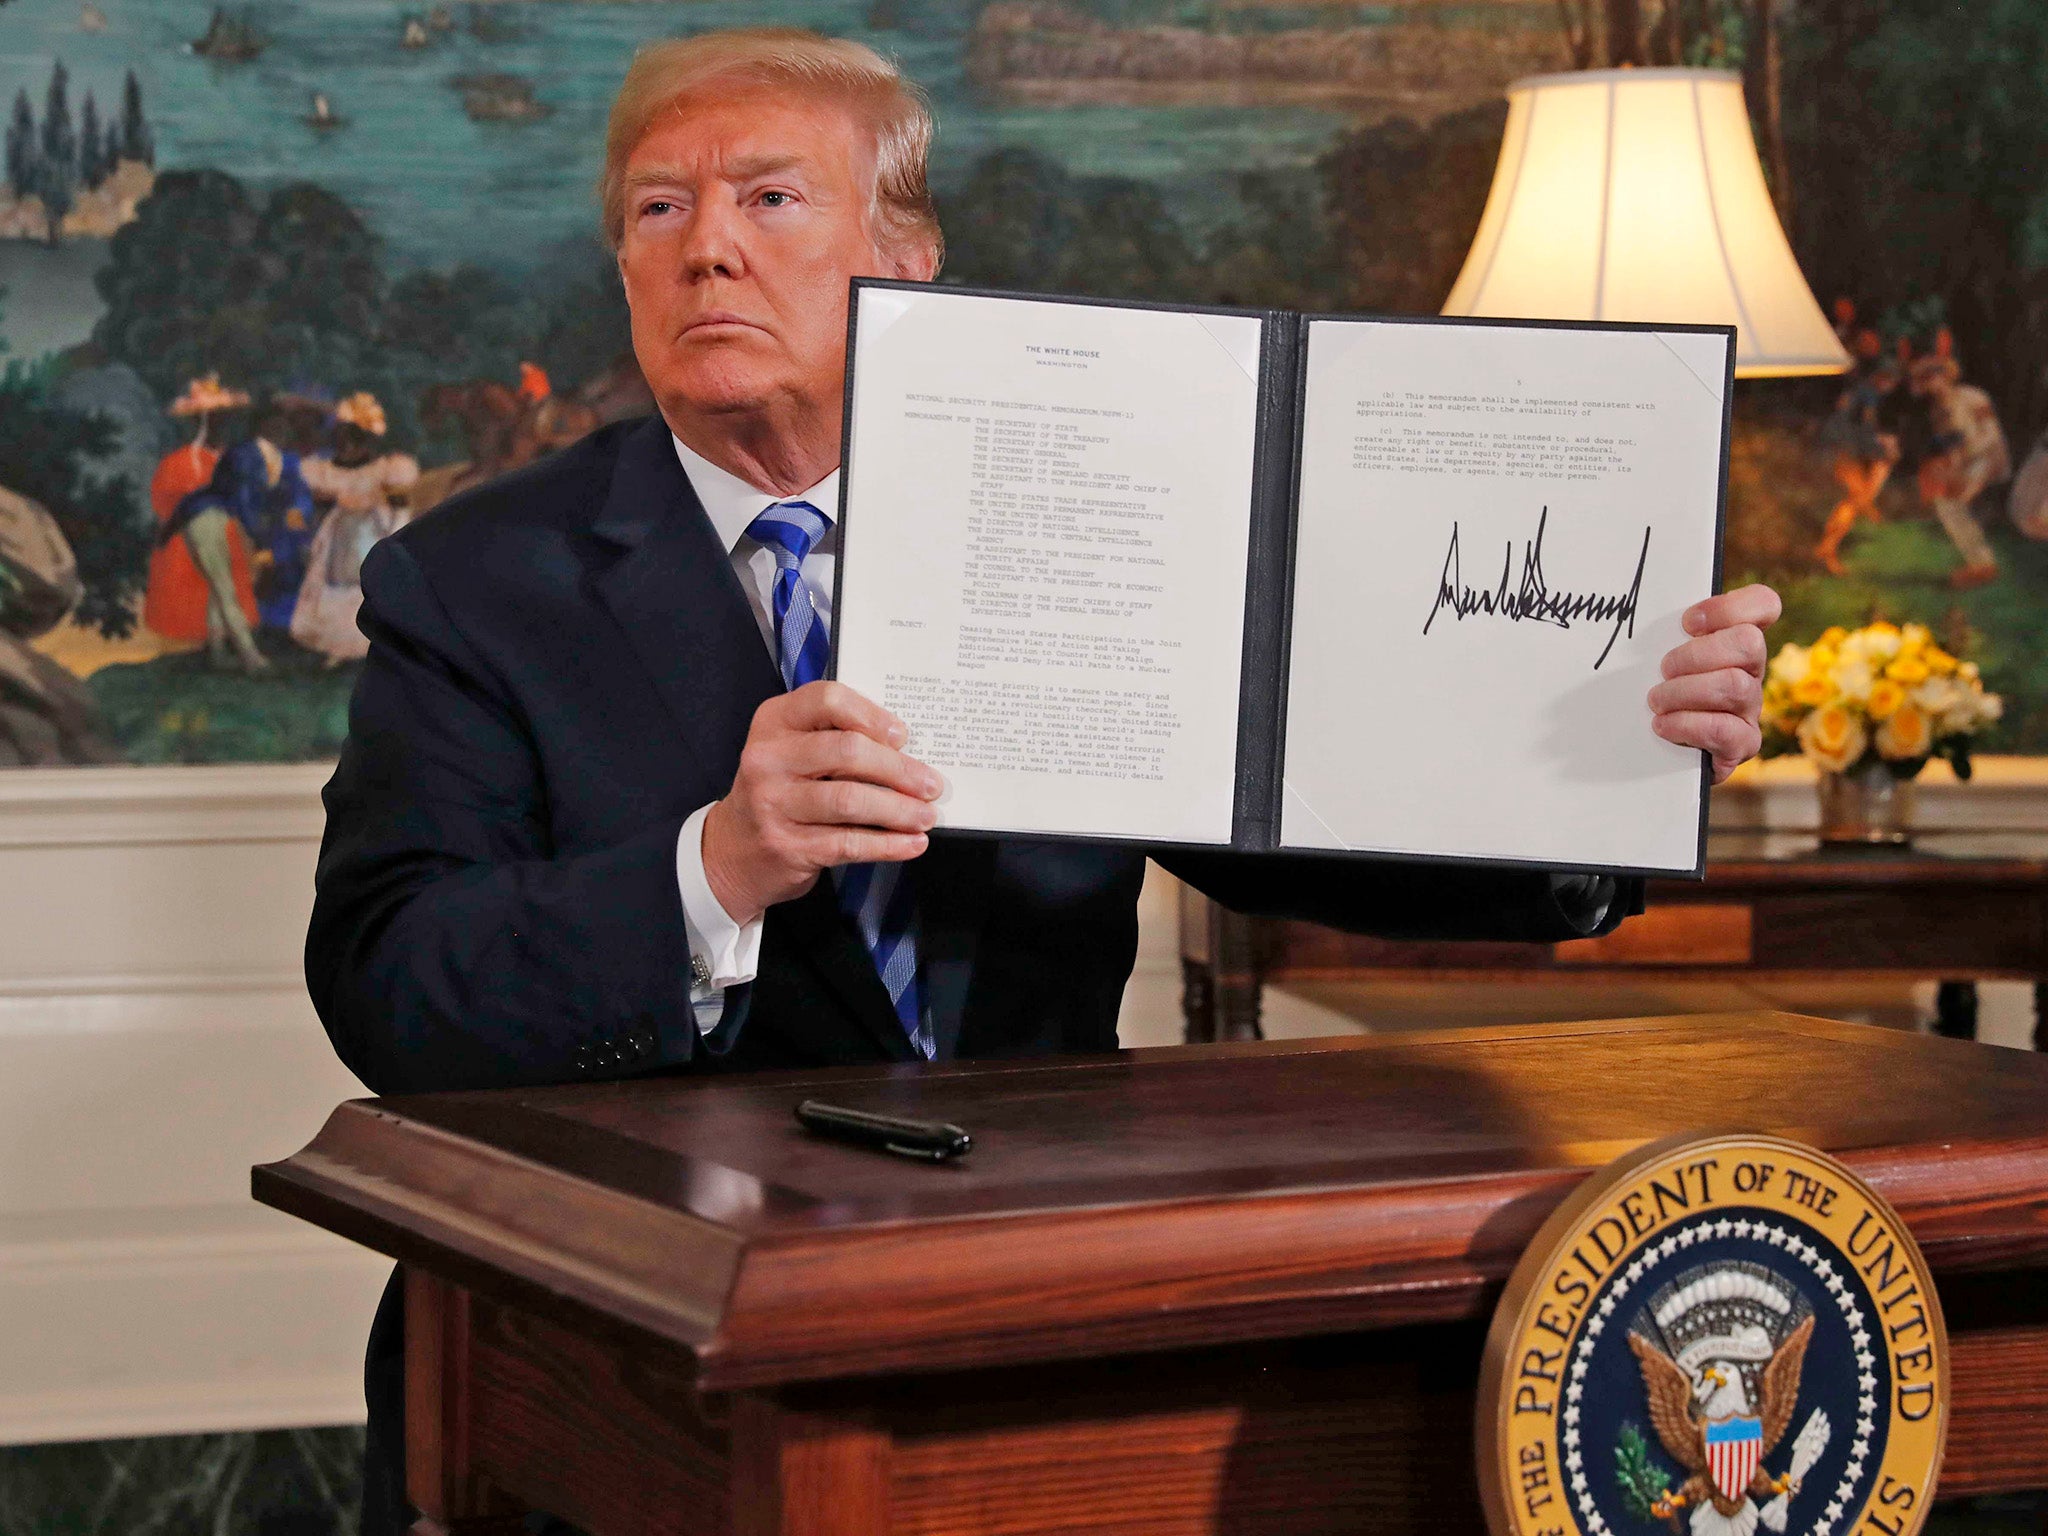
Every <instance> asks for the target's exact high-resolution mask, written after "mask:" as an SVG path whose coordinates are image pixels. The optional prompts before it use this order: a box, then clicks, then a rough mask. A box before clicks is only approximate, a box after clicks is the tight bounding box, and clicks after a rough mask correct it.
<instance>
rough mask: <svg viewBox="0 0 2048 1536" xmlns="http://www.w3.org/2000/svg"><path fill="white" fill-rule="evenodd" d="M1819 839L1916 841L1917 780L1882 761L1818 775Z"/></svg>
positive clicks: (1882, 843) (1865, 842)
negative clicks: (1894, 771)
mask: <svg viewBox="0 0 2048 1536" xmlns="http://www.w3.org/2000/svg"><path fill="white" fill-rule="evenodd" d="M1820 840H1821V841H1822V842H1823V843H1855V844H1858V845H1863V846H1870V845H1877V846H1891V847H1903V846H1904V845H1906V844H1907V843H1910V842H1911V841H1912V840H1913V781H1912V780H1911V779H1901V778H1896V777H1894V776H1893V774H1892V771H1891V768H1890V767H1889V766H1888V765H1887V764H1886V763H1884V762H1883V761H1882V760H1881V759H1876V758H1873V759H1871V760H1870V761H1868V762H1865V763H1860V764H1858V765H1857V766H1856V767H1854V768H1851V769H1850V770H1849V771H1848V772H1847V773H1823V774H1822V775H1821V776H1820Z"/></svg>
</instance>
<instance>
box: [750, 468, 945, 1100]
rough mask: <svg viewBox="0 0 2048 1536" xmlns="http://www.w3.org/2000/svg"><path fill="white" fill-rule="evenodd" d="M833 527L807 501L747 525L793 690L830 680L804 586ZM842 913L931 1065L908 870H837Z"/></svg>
mask: <svg viewBox="0 0 2048 1536" xmlns="http://www.w3.org/2000/svg"><path fill="white" fill-rule="evenodd" d="M831 526H832V525H831V523H830V522H829V521H828V520H827V518H826V517H825V514H824V513H822V512H820V511H819V510H818V509H817V508H816V507H814V506H812V505H811V504H810V503H809V502H807V501H778V502H776V503H775V504H774V505H773V506H771V507H769V508H767V509H766V510H765V511H763V512H762V513H761V515H760V516H759V517H757V518H755V519H754V520H753V521H752V522H751V523H749V524H748V525H747V536H748V537H749V538H751V539H753V540H754V541H755V542H756V543H757V544H760V545H761V546H762V547H763V548H765V549H767V550H768V551H769V552H770V553H771V554H773V555H774V556H775V660H776V663H777V664H778V665H779V666H780V667H781V669H782V681H783V683H784V684H785V685H786V686H787V687H789V688H791V689H792V690H793V689H797V688H801V687H803V685H804V684H805V683H809V682H815V681H817V679H819V678H821V677H823V676H824V675H825V664H826V662H827V661H828V660H829V659H830V656H831V645H830V642H829V640H828V638H827V636H826V634H825V625H824V622H823V621H822V620H820V619H819V617H818V610H817V608H816V607H815V606H813V604H812V602H811V589H810V588H809V587H807V586H805V585H804V578H803V572H802V569H801V568H802V566H803V563H804V557H805V556H806V555H808V554H809V553H810V552H811V546H812V545H813V544H815V543H817V542H818V540H819V539H821V538H823V537H824V536H825V530H826V529H827V528H829V527H831ZM832 879H833V884H834V885H835V886H836V887H837V888H838V892H839V909H840V911H842V912H844V913H845V914H846V915H847V916H848V917H850V918H852V919H853V922H854V926H855V927H857V928H858V929H859V930H860V936H861V941H862V942H863V943H865V944H866V945H867V947H868V954H869V955H870V956H871V957H872V958H873V960H874V962H875V970H876V972H877V973H878V974H879V975H880V976H881V978H882V985H883V987H884V988H886V989H887V991H888V993H889V1002H890V1003H891V1004H892V1005H893V1006H894V1007H895V1009H896V1019H897V1022H898V1023H900V1024H901V1025H902V1026H903V1032H904V1033H905V1034H906V1035H908V1036H909V1037H910V1043H911V1045H912V1046H914V1047H915V1048H916V1050H917V1053H918V1054H919V1055H920V1056H922V1057H924V1058H925V1059H926V1060H927V1061H929V1060H931V1059H932V1058H933V1057H934V1056H935V1055H937V1053H938V1047H937V1045H936V1043H935V1042H934V1040H933V1037H932V1027H931V1021H930V1020H929V1019H927V1018H926V1017H925V1016H924V983H923V979H922V977H921V976H920V975H919V970H918V964H917V905H916V903H915V901H913V900H912V897H911V891H910V883H909V882H908V881H906V880H905V879H903V866H902V865H901V864H846V865H842V866H841V867H840V868H838V869H835V870H833V871H832Z"/></svg>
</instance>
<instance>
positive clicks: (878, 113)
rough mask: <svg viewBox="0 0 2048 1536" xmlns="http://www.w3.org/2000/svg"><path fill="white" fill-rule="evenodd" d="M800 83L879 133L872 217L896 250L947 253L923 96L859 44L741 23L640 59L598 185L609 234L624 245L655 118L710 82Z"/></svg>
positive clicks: (616, 106) (622, 96) (611, 130)
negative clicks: (637, 158) (636, 176)
mask: <svg viewBox="0 0 2048 1536" xmlns="http://www.w3.org/2000/svg"><path fill="white" fill-rule="evenodd" d="M722 83H731V84H736V85H769V86H773V85H795V86H801V87H804V88H806V89H808V90H810V91H814V92H817V93H818V94H821V95H823V96H825V97H826V98H828V99H831V100H834V101H836V102H838V103H839V104H840V105H842V106H844V107H845V108H846V109H847V111H848V112H850V113H851V114H852V115H853V116H854V118H855V119H856V120H857V121H862V122H865V123H866V124H867V125H868V127H869V128H871V129H872V130H873V133H874V141H875V187H874V195H873V199H872V201H871V203H870V205H869V217H870V219H871V220H872V221H873V228H874V231H875V234H876V236H877V243H878V244H880V245H882V246H883V247H884V248H885V249H888V250H890V251H900V250H902V249H903V248H904V247H906V246H908V247H917V246H929V247H930V248H931V251H932V256H933V260H934V263H936V262H937V260H938V259H939V258H940V257H941V256H943V254H944V252H945V240H944V237H943V236H942V235H941V234H940V233H939V220H938V215H937V214H936V213H935V212H933V209H932V194H931V186H930V184H929V182H928V181H927V179H926V170H925V162H926V160H927V159H928V157H929V156H930V153H931V144H932V114H931V108H930V107H929V106H928V105H927V104H926V101H925V96H924V92H923V91H921V90H919V89H918V87H917V86H916V85H915V84H914V83H913V82H911V81H909V80H906V79H904V78H903V75H902V72H901V71H900V70H898V69H897V68H896V66H895V65H894V64H892V63H890V62H889V61H888V60H887V59H885V58H883V57H882V56H881V55H880V54H878V53H876V52H875V51H874V49H872V48H869V47H867V46H866V45H865V44H862V43H855V42H849V41H848V40H847V39H845V38H837V37H823V36H820V35H819V34H818V33H816V32H812V31H808V30H807V29H805V28H802V27H735V28H732V29H730V30H728V31H723V32H705V33H702V34H700V35H698V36H696V37H685V38H667V39H664V40H662V41H660V42H655V43H649V44H647V46H646V47H644V48H642V49H641V50H640V51H639V52H638V53H636V54H635V55H634V56H633V64H632V67H631V68H630V69H628V70H627V71H626V79H625V82H624V83H623V84H622V85H621V86H620V87H619V94H618V98H617V100H615V101H614V102H613V103H612V115H611V123H610V125H609V127H608V128H607V129H606V131H605V152H604V175H603V177H602V179H600V180H599V182H598V186H597V195H598V200H599V202H600V203H601V204H602V206H603V209H604V231H605V235H606V237H607V238H608V239H609V240H610V241H611V243H612V249H613V250H617V249H618V248H619V246H620V245H621V244H622V243H623V242H624V240H625V237H626V187H625V181H626V162H627V160H629V159H630V158H631V157H632V154H633V151H634V150H635V149H636V148H638V147H639V144H640V141H641V140H642V139H644V138H645V137H646V136H647V134H648V131H649V130H650V129H651V128H652V127H653V126H654V120H655V119H656V118H657V117H659V116H660V115H661V114H662V113H663V112H666V111H668V110H669V109H670V108H672V107H673V106H674V105H675V104H676V102H677V101H678V100H679V99H680V98H682V97H684V96H687V95H689V94H690V93H691V92H693V91H699V90H702V89H703V88H704V87H706V86H708V85H714V84H722Z"/></svg>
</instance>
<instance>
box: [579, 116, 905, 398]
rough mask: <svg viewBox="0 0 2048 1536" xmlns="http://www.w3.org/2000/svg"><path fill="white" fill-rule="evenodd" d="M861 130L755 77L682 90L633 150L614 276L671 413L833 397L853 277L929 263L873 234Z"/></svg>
mask: <svg viewBox="0 0 2048 1536" xmlns="http://www.w3.org/2000/svg"><path fill="white" fill-rule="evenodd" d="M870 140H871V135H870V134H869V133H868V132H867V131H866V130H865V129H864V128H863V127H862V126H861V125H859V124H858V123H856V122H855V121H854V120H853V118H852V116H851V115H850V114H849V113H848V112H847V111H846V110H845V109H843V108H841V107H839V106H837V105H833V104H827V103H808V102H803V101H801V100H797V99H793V98H792V96H791V95H790V93H788V92H787V91H781V92H776V91H770V90H768V89H765V88H756V89H749V90H742V91H731V90H728V91H724V92H720V93H717V94H705V95H703V96H699V97H686V98H684V100H683V101H682V102H681V103H680V104H679V105H678V107H677V108H676V109H675V110H673V111H671V112H667V113H664V114H663V115H662V116H660V117H659V118H657V119H656V120H655V124H654V126H653V128H651V129H650V130H649V131H648V133H647V136H646V137H645V138H643V139H642V140H641V141H640V143H639V144H638V145H637V146H636V147H635V148H634V150H633V153H632V155H631V157H630V158H629V159H628V161H627V163H626V177H625V179H626V192H625V232H624V238H623V240H622V242H621V244H620V246H619V273H620V275H621V276H622V277H623V278H624V279H625V284H626V299H627V302H628V303H629V304H630V305H631V306H632V311H633V351H634V353H635V355H636V356H637V357H638V358H639V360H640V367H641V369H642V371H643V372H644V373H645V374H646V375H647V382H648V384H649V385H650V386H651V387H652V388H653V391H654V397H655V399H656V400H657V401H658V402H659V403H660V404H661V406H662V408H663V410H664V412H665V413H666V414H668V415H669V417H670V419H671V421H672V422H673V421H674V420H675V417H676V415H677V413H678V411H681V412H683V413H686V414H701V413H717V412H724V411H755V410H759V409H762V408H764V407H768V406H772V405H773V404H775V403H776V402H777V401H778V400H780V401H794V402H799V403H803V404H807V405H809V406H811V407H812V408H814V409H825V410H828V411H830V410H836V409H837V402H838V401H839V399H840V394H841V388H842V379H843V374H844V371H845V367H846V285H847V281H848V279H850V278H853V277H857V276H887V277H919V278H928V277H930V276H931V271H930V263H929V261H928V260H924V261H920V260H918V259H915V258H913V259H911V260H908V261H903V262H899V261H895V260H891V259H890V258H889V257H888V256H886V255H884V253H883V252H882V251H881V250H880V249H879V248H878V247H877V246H876V244H875V242H874V239H873V237H872V235H871V234H870V232H869V229H868V217H867V215H868V203H869V198H870V196H871V192H872V188H873V186H874V152H873V147H872V144H871V142H870Z"/></svg>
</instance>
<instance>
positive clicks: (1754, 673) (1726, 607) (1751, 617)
mask: <svg viewBox="0 0 2048 1536" xmlns="http://www.w3.org/2000/svg"><path fill="white" fill-rule="evenodd" d="M1782 611H1783V605H1782V604H1780V603H1779V601H1778V594H1777V593H1775V592H1773V591H1772V590H1771V589H1770V588H1769V587H1766V586H1748V587H1742V588H1740V589H1739V590H1737V591H1734V592H1723V593H1722V594H1721V595H1720V596H1719V597H1710V598H1708V599H1707V600H1706V601H1705V602H1703V603H1696V604H1695V605H1694V606H1692V607H1691V608H1688V609H1686V611H1685V617H1684V619H1683V620H1682V622H1683V623H1684V625H1685V632H1686V633H1687V634H1688V635H1691V636H1692V637H1693V638H1692V639H1690V640H1688V641H1686V642H1685V643H1684V644H1683V645H1681V646H1679V647H1677V648H1676V649H1675V650H1673V651H1672V652H1671V654H1670V655H1668V656H1666V657H1665V658H1664V681H1663V682H1661V683H1659V684H1658V685H1657V686H1656V687H1654V688H1652V689H1651V690H1650V709H1651V710H1652V711H1653V713H1654V718H1653V719H1652V720H1651V722H1650V725H1651V728H1652V729H1654V730H1655V731H1656V733H1657V734H1658V735H1659V736H1662V737H1663V738H1664V739H1665V740H1666V741H1675V742H1677V743H1678V744H1679V745H1680V746H1682V747H1698V748H1700V749H1701V750H1702V751H1706V752H1711V753H1712V754H1713V755H1714V782H1715V783H1716V784H1718V783H1720V782H1721V781H1722V780H1723V779H1725V778H1727V777H1728V775H1729V774H1731V773H1733V772H1734V771H1735V770H1736V768H1737V767H1739V766H1740V765H1741V764H1743V763H1746V762H1748V761H1749V759H1751V758H1752V757H1755V756H1756V753H1757V748H1759V747H1761V746H1762V745H1763V731H1762V729H1761V727H1760V726H1759V725H1758V723H1757V715H1758V712H1759V711H1760V710H1761V708H1762V707H1763V678H1764V665H1765V663H1766V662H1767V661H1768V660H1769V658H1768V656H1767V655H1766V654H1765V650H1764V631H1765V630H1766V629H1768V628H1769V627H1770V626H1771V625H1773V624H1775V623H1777V622H1778V615H1779V613H1780V612H1782Z"/></svg>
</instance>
